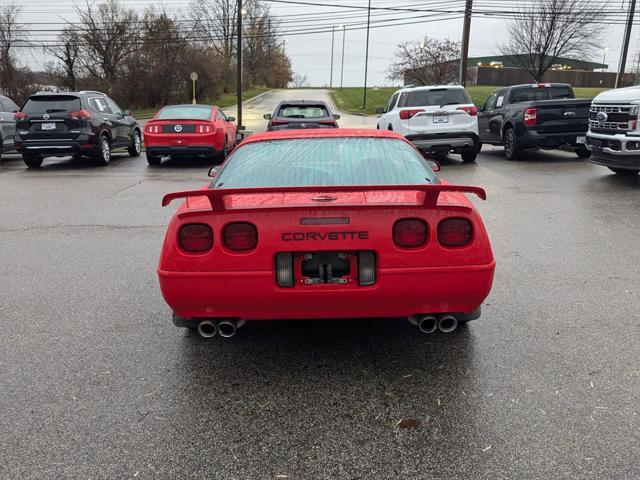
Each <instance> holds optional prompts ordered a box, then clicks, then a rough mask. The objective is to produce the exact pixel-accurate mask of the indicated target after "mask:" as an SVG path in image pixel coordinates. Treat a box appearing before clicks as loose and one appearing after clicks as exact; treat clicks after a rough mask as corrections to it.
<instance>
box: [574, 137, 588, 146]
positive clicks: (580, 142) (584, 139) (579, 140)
mask: <svg viewBox="0 0 640 480" xmlns="http://www.w3.org/2000/svg"><path fill="white" fill-rule="evenodd" d="M576 143H578V144H584V143H587V137H577V138H576Z"/></svg>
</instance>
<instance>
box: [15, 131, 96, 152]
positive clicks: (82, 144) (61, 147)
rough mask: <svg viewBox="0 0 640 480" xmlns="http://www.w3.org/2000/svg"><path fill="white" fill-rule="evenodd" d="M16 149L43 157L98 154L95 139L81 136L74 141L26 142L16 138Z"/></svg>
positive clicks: (85, 135) (84, 135)
mask: <svg viewBox="0 0 640 480" xmlns="http://www.w3.org/2000/svg"><path fill="white" fill-rule="evenodd" d="M15 148H16V150H17V151H18V152H19V153H30V154H34V155H43V156H59V157H64V156H67V155H76V154H81V155H91V154H94V153H97V151H98V145H97V144H96V143H95V137H94V136H92V135H88V134H81V135H79V136H78V137H76V138H75V139H73V140H61V141H55V140H24V139H22V138H19V137H17V136H16V137H15Z"/></svg>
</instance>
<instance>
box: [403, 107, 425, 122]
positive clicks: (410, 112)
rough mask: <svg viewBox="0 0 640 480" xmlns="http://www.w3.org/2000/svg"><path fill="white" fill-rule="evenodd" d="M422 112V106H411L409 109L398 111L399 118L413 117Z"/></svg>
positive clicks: (407, 118)
mask: <svg viewBox="0 0 640 480" xmlns="http://www.w3.org/2000/svg"><path fill="white" fill-rule="evenodd" d="M421 112H424V109H423V108H412V109H410V110H402V111H401V112H400V120H409V119H410V118H412V117H415V116H416V115H417V114H419V113H421Z"/></svg>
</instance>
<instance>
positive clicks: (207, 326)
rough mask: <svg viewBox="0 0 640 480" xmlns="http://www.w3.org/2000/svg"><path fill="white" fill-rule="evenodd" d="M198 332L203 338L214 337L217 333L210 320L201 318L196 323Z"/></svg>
mask: <svg viewBox="0 0 640 480" xmlns="http://www.w3.org/2000/svg"><path fill="white" fill-rule="evenodd" d="M198 333H199V334H200V336H201V337H203V338H211V337H215V336H216V334H217V333H218V327H217V326H216V324H215V323H213V322H212V321H211V320H202V321H201V322H200V323H199V324H198Z"/></svg>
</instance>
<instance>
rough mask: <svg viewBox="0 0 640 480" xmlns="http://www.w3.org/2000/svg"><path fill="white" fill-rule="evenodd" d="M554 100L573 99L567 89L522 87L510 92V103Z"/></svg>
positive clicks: (569, 89) (569, 90)
mask: <svg viewBox="0 0 640 480" xmlns="http://www.w3.org/2000/svg"><path fill="white" fill-rule="evenodd" d="M555 98H573V92H572V91H571V88H569V87H546V88H545V87H536V88H534V87H522V88H514V89H513V90H512V91H511V102H513V103H518V102H533V101H535V100H553V99H555Z"/></svg>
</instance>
